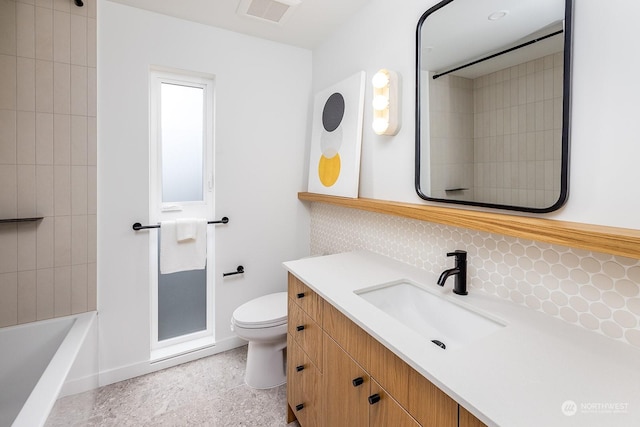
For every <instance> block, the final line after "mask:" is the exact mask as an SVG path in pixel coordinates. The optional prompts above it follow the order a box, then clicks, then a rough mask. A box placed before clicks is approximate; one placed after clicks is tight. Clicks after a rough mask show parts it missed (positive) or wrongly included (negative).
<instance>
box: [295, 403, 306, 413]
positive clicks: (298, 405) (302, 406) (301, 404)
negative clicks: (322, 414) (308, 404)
mask: <svg viewBox="0 0 640 427" xmlns="http://www.w3.org/2000/svg"><path fill="white" fill-rule="evenodd" d="M302 408H304V403H298V404H297V405H296V411H300V410H302Z"/></svg>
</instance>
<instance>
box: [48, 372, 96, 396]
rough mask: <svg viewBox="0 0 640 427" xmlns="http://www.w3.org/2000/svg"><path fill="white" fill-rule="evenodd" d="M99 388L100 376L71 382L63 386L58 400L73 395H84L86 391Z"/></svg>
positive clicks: (91, 376)
mask: <svg viewBox="0 0 640 427" xmlns="http://www.w3.org/2000/svg"><path fill="white" fill-rule="evenodd" d="M98 387H99V385H98V374H94V375H89V376H86V377H84V378H76V379H73V380H69V381H66V382H65V383H64V385H63V386H62V390H60V394H59V395H58V399H60V398H61V397H65V396H71V395H73V394H78V393H84V392H85V391H89V390H93V389H96V388H98Z"/></svg>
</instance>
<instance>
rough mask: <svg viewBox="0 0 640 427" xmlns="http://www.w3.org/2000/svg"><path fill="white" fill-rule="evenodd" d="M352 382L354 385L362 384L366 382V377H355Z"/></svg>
mask: <svg viewBox="0 0 640 427" xmlns="http://www.w3.org/2000/svg"><path fill="white" fill-rule="evenodd" d="M351 383H352V384H353V386H354V387H358V386H361V385H362V384H363V383H364V378H362V377H358V378H354V379H353V380H351Z"/></svg>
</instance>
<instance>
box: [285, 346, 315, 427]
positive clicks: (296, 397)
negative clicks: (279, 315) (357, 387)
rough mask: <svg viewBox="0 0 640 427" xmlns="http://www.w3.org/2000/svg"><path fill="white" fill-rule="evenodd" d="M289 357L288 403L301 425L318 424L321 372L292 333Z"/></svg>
mask: <svg viewBox="0 0 640 427" xmlns="http://www.w3.org/2000/svg"><path fill="white" fill-rule="evenodd" d="M287 358H288V361H287V377H288V381H287V403H288V404H289V407H290V408H291V411H292V412H293V414H294V416H295V417H296V418H297V419H298V421H299V422H300V425H301V426H304V427H313V426H318V425H320V423H319V419H318V417H319V414H320V405H321V404H322V400H321V398H320V381H321V376H320V372H319V371H318V369H317V368H316V367H315V366H314V365H313V363H311V361H310V360H309V357H308V356H307V355H306V354H305V352H304V351H302V349H301V348H300V346H299V345H298V344H297V343H296V342H295V340H294V339H293V337H292V336H291V334H288V336H287Z"/></svg>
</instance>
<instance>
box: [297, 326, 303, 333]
mask: <svg viewBox="0 0 640 427" xmlns="http://www.w3.org/2000/svg"><path fill="white" fill-rule="evenodd" d="M296 331H298V332H300V331H304V325H298V326H296Z"/></svg>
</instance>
